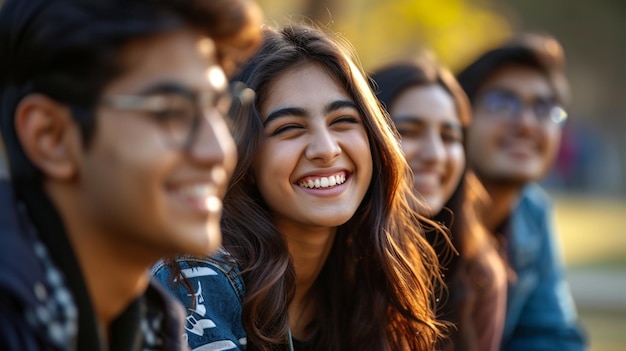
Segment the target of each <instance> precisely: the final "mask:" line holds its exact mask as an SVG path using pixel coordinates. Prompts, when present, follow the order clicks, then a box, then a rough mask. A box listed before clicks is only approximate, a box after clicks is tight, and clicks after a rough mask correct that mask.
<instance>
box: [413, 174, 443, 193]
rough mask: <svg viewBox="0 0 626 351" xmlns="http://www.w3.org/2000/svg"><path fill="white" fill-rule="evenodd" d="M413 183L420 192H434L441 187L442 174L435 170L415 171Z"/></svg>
mask: <svg viewBox="0 0 626 351" xmlns="http://www.w3.org/2000/svg"><path fill="white" fill-rule="evenodd" d="M413 174H414V175H413V185H414V187H415V189H416V190H417V191H418V192H420V193H433V192H437V191H439V189H440V187H441V176H440V175H439V174H437V173H434V172H414V173H413Z"/></svg>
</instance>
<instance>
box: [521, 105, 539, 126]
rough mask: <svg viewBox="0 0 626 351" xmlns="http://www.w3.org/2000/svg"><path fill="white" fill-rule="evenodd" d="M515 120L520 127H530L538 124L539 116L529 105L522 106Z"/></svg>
mask: <svg viewBox="0 0 626 351" xmlns="http://www.w3.org/2000/svg"><path fill="white" fill-rule="evenodd" d="M515 120H516V122H517V124H518V126H519V127H521V128H522V129H532V128H534V127H536V126H537V125H538V124H539V116H537V115H536V114H535V111H534V110H533V109H532V107H531V106H524V107H523V108H522V109H521V110H520V112H519V114H518V116H517V118H516V119H515Z"/></svg>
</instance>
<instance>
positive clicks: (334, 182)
mask: <svg viewBox="0 0 626 351" xmlns="http://www.w3.org/2000/svg"><path fill="white" fill-rule="evenodd" d="M328 185H330V186H335V185H337V180H335V177H333V176H330V177H328Z"/></svg>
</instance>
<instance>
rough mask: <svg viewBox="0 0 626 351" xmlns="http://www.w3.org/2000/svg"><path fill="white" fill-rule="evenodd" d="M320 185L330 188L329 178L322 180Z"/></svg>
mask: <svg viewBox="0 0 626 351" xmlns="http://www.w3.org/2000/svg"><path fill="white" fill-rule="evenodd" d="M320 183H321V184H322V188H328V184H330V181H328V178H326V177H324V178H322V179H320Z"/></svg>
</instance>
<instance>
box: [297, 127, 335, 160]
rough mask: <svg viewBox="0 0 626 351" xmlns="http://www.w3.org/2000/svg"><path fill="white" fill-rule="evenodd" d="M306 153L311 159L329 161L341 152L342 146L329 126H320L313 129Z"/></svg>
mask: <svg viewBox="0 0 626 351" xmlns="http://www.w3.org/2000/svg"><path fill="white" fill-rule="evenodd" d="M305 154H306V157H307V158H308V159H310V160H316V161H321V162H323V163H328V162H330V161H333V160H335V159H336V158H337V157H338V156H339V155H340V154H341V146H339V143H337V139H336V137H335V136H334V135H333V133H332V132H331V131H330V130H328V128H327V127H325V126H324V127H318V128H314V129H313V130H312V131H311V135H310V138H309V143H308V145H307V148H306V153H305Z"/></svg>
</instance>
